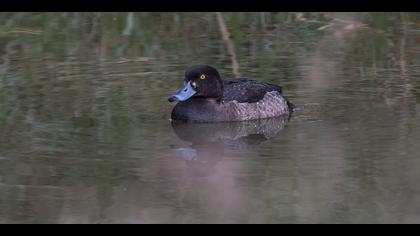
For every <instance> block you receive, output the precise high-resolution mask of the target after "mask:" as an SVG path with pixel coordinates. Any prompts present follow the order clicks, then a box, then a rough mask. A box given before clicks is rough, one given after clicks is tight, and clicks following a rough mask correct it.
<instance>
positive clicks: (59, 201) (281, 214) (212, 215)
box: [0, 13, 420, 223]
mask: <svg viewBox="0 0 420 236" xmlns="http://www.w3.org/2000/svg"><path fill="white" fill-rule="evenodd" d="M223 17H224V20H225V21H226V25H227V28H228V29H229V31H230V34H231V40H232V44H233V45H234V47H235V50H234V51H235V53H236V55H235V56H236V60H237V61H236V63H237V64H238V65H239V68H238V71H239V73H240V74H241V75H242V76H247V77H250V78H253V79H257V80H260V81H267V82H272V83H276V84H279V85H282V86H283V90H284V93H285V94H286V95H287V96H289V97H290V100H291V101H292V102H294V103H295V104H299V105H302V106H303V109H301V110H299V111H297V112H295V113H294V114H293V115H292V116H291V117H290V118H288V117H285V118H276V119H270V120H265V121H257V122H244V123H228V124H200V125H185V124H171V122H170V121H169V118H170V112H171V109H172V107H173V105H174V104H171V103H168V102H167V97H168V96H169V95H170V94H171V93H173V92H174V91H176V90H177V89H178V88H179V87H180V86H181V84H182V79H183V73H184V70H185V69H186V68H187V67H189V66H190V65H193V64H210V65H213V66H215V67H217V68H218V69H219V70H220V72H221V74H222V75H223V76H224V77H231V76H232V75H233V73H234V71H235V68H233V66H232V65H235V63H233V62H232V61H231V57H230V56H229V55H228V53H227V50H226V47H225V45H226V43H225V41H223V39H222V36H221V34H220V30H219V25H218V22H217V19H216V16H215V14H214V13H185V14H179V13H129V14H128V13H2V14H0V19H1V20H2V22H5V23H4V25H3V26H2V28H1V29H0V42H1V44H0V45H2V46H1V47H0V55H1V59H0V76H1V83H0V130H1V133H0V223H419V222H420V185H419V184H418V181H419V179H420V156H419V151H420V143H419V141H418V140H419V139H420V126H419V125H418V124H419V123H420V105H419V99H420V81H419V79H418V78H419V75H420V67H419V62H420V56H419V55H420V54H419V52H420V44H419V43H418V42H419V35H420V34H419V31H418V27H419V26H420V15H418V14H414V13H410V14H408V13H357V14H356V13H354V14H353V13H340V14H333V13H328V14H320V13H311V14H304V15H301V14H297V13H277V14H275V13H224V14H223Z"/></svg>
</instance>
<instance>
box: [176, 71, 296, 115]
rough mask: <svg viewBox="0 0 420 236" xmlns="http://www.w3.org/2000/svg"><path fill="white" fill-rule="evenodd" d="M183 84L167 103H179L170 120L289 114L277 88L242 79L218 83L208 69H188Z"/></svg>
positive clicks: (284, 99)
mask: <svg viewBox="0 0 420 236" xmlns="http://www.w3.org/2000/svg"><path fill="white" fill-rule="evenodd" d="M200 77H201V78H200ZM196 78H198V79H196ZM184 84H185V87H184V88H183V89H181V90H180V92H179V93H178V94H177V95H175V96H172V97H171V98H170V99H169V100H170V101H179V103H178V104H177V105H176V106H175V107H174V109H173V111H172V114H171V118H172V120H182V121H188V122H226V121H245V120H258V119H264V118H270V117H278V116H283V115H287V114H290V112H291V110H292V106H293V105H292V104H291V103H289V102H288V100H287V99H286V98H285V97H283V95H282V89H281V87H279V86H277V85H274V84H269V83H264V82H258V81H255V80H249V79H245V78H238V79H232V80H221V78H220V76H219V74H218V73H217V71H216V70H215V69H214V68H212V67H209V66H195V67H192V68H190V69H189V70H188V71H187V73H186V80H185V83H184ZM191 94H192V95H191Z"/></svg>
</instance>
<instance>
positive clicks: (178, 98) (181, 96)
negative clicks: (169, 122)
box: [168, 83, 197, 102]
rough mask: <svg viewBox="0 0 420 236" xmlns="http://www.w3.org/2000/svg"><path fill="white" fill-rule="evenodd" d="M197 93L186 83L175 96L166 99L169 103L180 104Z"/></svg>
mask: <svg viewBox="0 0 420 236" xmlns="http://www.w3.org/2000/svg"><path fill="white" fill-rule="evenodd" d="M196 93H197V91H195V90H194V88H193V87H192V86H191V84H190V83H187V84H186V85H185V86H184V87H183V88H182V89H181V90H179V92H178V93H177V94H174V95H172V96H170V97H169V98H168V101H169V102H182V101H185V100H187V99H188V98H190V97H192V96H194V94H196Z"/></svg>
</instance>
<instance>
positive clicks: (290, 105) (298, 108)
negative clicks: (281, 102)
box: [284, 97, 303, 112]
mask: <svg viewBox="0 0 420 236" xmlns="http://www.w3.org/2000/svg"><path fill="white" fill-rule="evenodd" d="M284 98H285V99H286V102H287V106H288V107H289V110H290V111H291V112H294V111H299V110H300V109H302V108H303V106H301V105H295V104H293V103H291V102H290V101H289V99H288V98H287V97H284Z"/></svg>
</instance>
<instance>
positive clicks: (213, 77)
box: [168, 65, 223, 102]
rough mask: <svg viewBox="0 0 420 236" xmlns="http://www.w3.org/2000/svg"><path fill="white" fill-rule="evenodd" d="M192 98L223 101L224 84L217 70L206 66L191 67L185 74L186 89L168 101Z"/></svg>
mask: <svg viewBox="0 0 420 236" xmlns="http://www.w3.org/2000/svg"><path fill="white" fill-rule="evenodd" d="M192 97H203V98H213V99H216V100H217V101H220V100H221V99H222V97H223V82H222V79H221V78H220V75H219V72H217V70H216V69H215V68H213V67H211V66H206V65H197V66H192V67H190V68H189V69H188V70H187V71H186V72H185V79H184V87H183V88H182V89H181V90H180V91H179V92H178V93H177V94H175V95H173V96H171V97H170V98H169V99H168V100H169V101H170V102H174V101H185V100H187V99H189V98H192Z"/></svg>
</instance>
